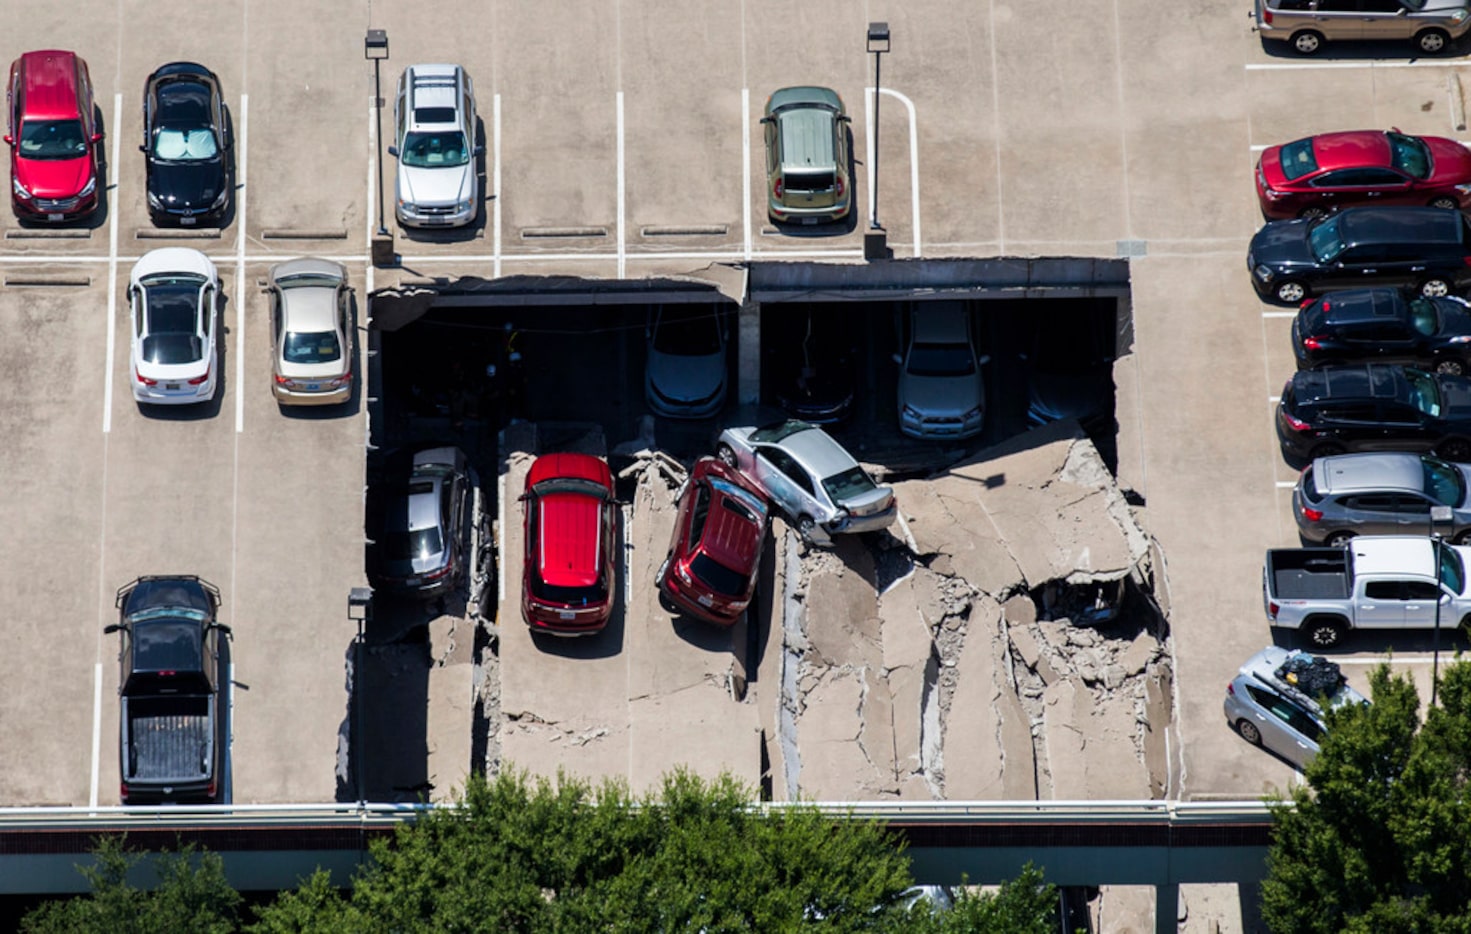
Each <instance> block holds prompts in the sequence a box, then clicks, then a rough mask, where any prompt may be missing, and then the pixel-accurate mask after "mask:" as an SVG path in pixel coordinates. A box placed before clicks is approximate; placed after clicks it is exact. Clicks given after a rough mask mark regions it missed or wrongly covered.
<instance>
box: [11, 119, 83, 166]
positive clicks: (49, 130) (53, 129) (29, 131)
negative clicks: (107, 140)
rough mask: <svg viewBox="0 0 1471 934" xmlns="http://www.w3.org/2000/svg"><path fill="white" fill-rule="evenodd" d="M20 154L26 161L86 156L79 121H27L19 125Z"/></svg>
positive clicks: (80, 122)
mask: <svg viewBox="0 0 1471 934" xmlns="http://www.w3.org/2000/svg"><path fill="white" fill-rule="evenodd" d="M20 154H21V155H22V156H24V157H25V158H27V159H75V158H77V157H78V156H85V155H86V154H87V138H86V137H85V136H83V135H82V121H80V120H27V121H26V122H25V123H22V124H21V125H20Z"/></svg>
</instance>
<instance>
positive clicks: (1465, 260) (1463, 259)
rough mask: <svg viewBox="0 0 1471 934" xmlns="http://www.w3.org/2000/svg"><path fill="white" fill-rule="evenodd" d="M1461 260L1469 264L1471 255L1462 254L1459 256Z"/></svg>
mask: <svg viewBox="0 0 1471 934" xmlns="http://www.w3.org/2000/svg"><path fill="white" fill-rule="evenodd" d="M1461 262H1462V263H1464V264H1465V265H1467V266H1471V256H1463V257H1461Z"/></svg>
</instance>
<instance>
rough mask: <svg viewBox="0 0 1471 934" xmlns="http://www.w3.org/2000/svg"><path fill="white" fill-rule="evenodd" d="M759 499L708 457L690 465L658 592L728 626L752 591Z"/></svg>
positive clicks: (762, 532)
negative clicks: (690, 468) (690, 469)
mask: <svg viewBox="0 0 1471 934" xmlns="http://www.w3.org/2000/svg"><path fill="white" fill-rule="evenodd" d="M766 518H767V507H766V500H765V498H764V497H763V496H762V495H761V494H760V493H758V492H756V490H755V489H754V488H753V487H751V485H750V484H749V482H747V481H746V479H745V478H744V477H742V476H741V474H740V472H739V471H737V470H735V469H734V468H732V467H727V466H726V465H725V464H724V463H722V462H721V461H720V460H718V459H717V458H714V457H702V458H701V459H700V460H698V461H696V462H695V466H694V469H693V470H692V471H691V472H690V476H689V480H688V481H687V482H686V483H685V485H684V488H683V490H681V492H680V496H679V514H678V516H676V517H675V520H674V538H673V540H672V541H671V542H670V544H669V557H668V558H666V559H665V560H664V566H663V567H662V568H660V569H659V590H660V591H661V592H662V593H663V594H664V596H665V597H667V598H668V599H669V601H670V602H671V603H673V604H674V605H675V606H676V607H678V608H679V609H680V610H681V611H683V612H685V613H687V614H689V615H690V616H693V617H696V618H697V619H702V620H704V621H706V622H709V623H715V624H717V625H723V626H729V625H731V624H732V623H734V622H735V621H736V620H738V619H740V617H741V614H742V613H744V612H745V611H746V607H747V605H749V604H750V602H751V595H752V593H754V592H755V590H756V570H757V566H758V565H759V564H760V563H761V546H762V543H763V542H764V541H765V540H766Z"/></svg>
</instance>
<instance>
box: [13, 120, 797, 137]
mask: <svg viewBox="0 0 1471 934" xmlns="http://www.w3.org/2000/svg"><path fill="white" fill-rule="evenodd" d="M761 122H762V123H775V122H776V118H774V117H762V118H761ZM7 139H8V137H7Z"/></svg>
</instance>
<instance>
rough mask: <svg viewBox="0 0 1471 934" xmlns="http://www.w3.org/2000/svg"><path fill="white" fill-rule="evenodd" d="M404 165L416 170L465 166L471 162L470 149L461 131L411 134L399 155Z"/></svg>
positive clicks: (405, 139) (406, 138)
mask: <svg viewBox="0 0 1471 934" xmlns="http://www.w3.org/2000/svg"><path fill="white" fill-rule="evenodd" d="M399 158H400V159H401V160H403V164H404V165H407V166H412V167H413V168H416V169H440V168H448V167H450V166H456V165H464V164H465V163H467V162H469V161H470V147H469V146H467V145H465V134H464V133H461V132H460V131H459V130H440V131H438V132H435V133H410V134H409V135H408V136H406V137H405V138H404V144H403V151H402V152H400V153H399Z"/></svg>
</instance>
